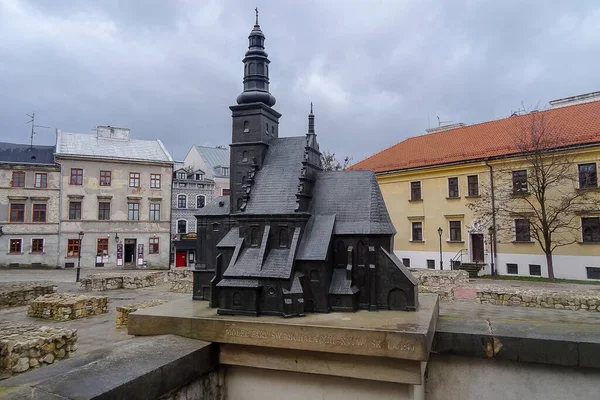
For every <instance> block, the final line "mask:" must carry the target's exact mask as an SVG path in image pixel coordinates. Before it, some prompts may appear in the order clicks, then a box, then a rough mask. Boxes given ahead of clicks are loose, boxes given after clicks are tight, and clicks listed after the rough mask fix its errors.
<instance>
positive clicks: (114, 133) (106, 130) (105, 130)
mask: <svg viewBox="0 0 600 400" xmlns="http://www.w3.org/2000/svg"><path fill="white" fill-rule="evenodd" d="M130 132H131V129H129V128H115V127H113V126H110V125H107V126H98V127H97V128H96V134H97V136H98V137H99V138H109V139H122V140H127V139H129V133H130Z"/></svg>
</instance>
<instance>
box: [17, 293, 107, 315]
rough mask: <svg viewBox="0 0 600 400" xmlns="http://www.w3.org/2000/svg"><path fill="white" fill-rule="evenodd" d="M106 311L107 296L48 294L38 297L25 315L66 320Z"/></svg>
mask: <svg viewBox="0 0 600 400" xmlns="http://www.w3.org/2000/svg"><path fill="white" fill-rule="evenodd" d="M106 313H108V297H106V296H84V295H77V294H68V293H63V294H49V295H45V296H41V297H38V298H37V299H35V300H34V301H33V302H32V303H31V304H30V305H29V310H28V312H27V315H29V316H30V317H34V318H44V319H52V320H55V321H68V320H72V319H78V318H85V317H89V316H92V315H99V314H106Z"/></svg>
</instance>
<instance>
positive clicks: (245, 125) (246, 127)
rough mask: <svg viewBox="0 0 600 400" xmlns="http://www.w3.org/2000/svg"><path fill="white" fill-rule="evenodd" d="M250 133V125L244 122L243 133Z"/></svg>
mask: <svg viewBox="0 0 600 400" xmlns="http://www.w3.org/2000/svg"><path fill="white" fill-rule="evenodd" d="M248 132H250V123H249V122H248V121H244V133H248Z"/></svg>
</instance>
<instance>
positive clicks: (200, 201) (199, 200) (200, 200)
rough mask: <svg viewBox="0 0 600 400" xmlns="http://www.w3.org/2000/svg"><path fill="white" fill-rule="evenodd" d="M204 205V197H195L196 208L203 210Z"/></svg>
mask: <svg viewBox="0 0 600 400" xmlns="http://www.w3.org/2000/svg"><path fill="white" fill-rule="evenodd" d="M205 204H206V197H204V196H203V195H200V196H197V197H196V208H203V207H204V205H205Z"/></svg>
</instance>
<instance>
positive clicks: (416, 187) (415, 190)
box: [410, 182, 421, 200]
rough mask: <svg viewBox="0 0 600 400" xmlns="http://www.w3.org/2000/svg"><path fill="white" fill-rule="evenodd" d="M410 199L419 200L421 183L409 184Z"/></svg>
mask: <svg viewBox="0 0 600 400" xmlns="http://www.w3.org/2000/svg"><path fill="white" fill-rule="evenodd" d="M410 199H411V200H421V182H411V183H410Z"/></svg>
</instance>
